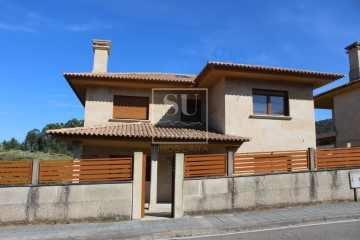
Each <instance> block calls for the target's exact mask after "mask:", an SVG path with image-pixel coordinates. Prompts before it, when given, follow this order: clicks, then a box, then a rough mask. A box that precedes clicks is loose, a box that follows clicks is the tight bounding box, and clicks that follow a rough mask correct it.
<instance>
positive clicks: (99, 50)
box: [92, 39, 111, 72]
mask: <svg viewBox="0 0 360 240" xmlns="http://www.w3.org/2000/svg"><path fill="white" fill-rule="evenodd" d="M92 43H93V49H94V66H93V70H92V71H93V72H107V64H108V58H109V55H110V50H111V41H110V40H98V39H94V40H93V41H92Z"/></svg>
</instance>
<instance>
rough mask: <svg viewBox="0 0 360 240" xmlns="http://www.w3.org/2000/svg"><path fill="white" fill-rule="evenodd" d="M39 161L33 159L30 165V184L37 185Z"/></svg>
mask: <svg viewBox="0 0 360 240" xmlns="http://www.w3.org/2000/svg"><path fill="white" fill-rule="evenodd" d="M39 172H40V159H34V160H33V165H32V176H31V184H33V185H37V184H39Z"/></svg>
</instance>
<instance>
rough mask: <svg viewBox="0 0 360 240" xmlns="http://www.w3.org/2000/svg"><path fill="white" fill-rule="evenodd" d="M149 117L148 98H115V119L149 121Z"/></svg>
mask: <svg viewBox="0 0 360 240" xmlns="http://www.w3.org/2000/svg"><path fill="white" fill-rule="evenodd" d="M148 116H149V98H148V97H132V96H114V110H113V117H114V118H121V119H141V120H147V119H148Z"/></svg>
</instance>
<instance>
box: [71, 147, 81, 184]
mask: <svg viewBox="0 0 360 240" xmlns="http://www.w3.org/2000/svg"><path fill="white" fill-rule="evenodd" d="M72 145H73V159H74V160H79V159H81V142H79V141H74V142H73V144H72ZM74 162H80V161H74ZM74 167H80V165H74ZM79 171H80V170H78V169H74V170H73V177H74V178H73V181H72V183H79V182H80V179H79V174H78V173H77V172H79Z"/></svg>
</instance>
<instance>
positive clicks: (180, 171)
mask: <svg viewBox="0 0 360 240" xmlns="http://www.w3.org/2000/svg"><path fill="white" fill-rule="evenodd" d="M183 183H184V154H183V153H176V155H175V184H174V187H175V191H174V193H175V196H174V203H173V204H174V207H173V209H174V218H181V217H183V216H184V204H183Z"/></svg>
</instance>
